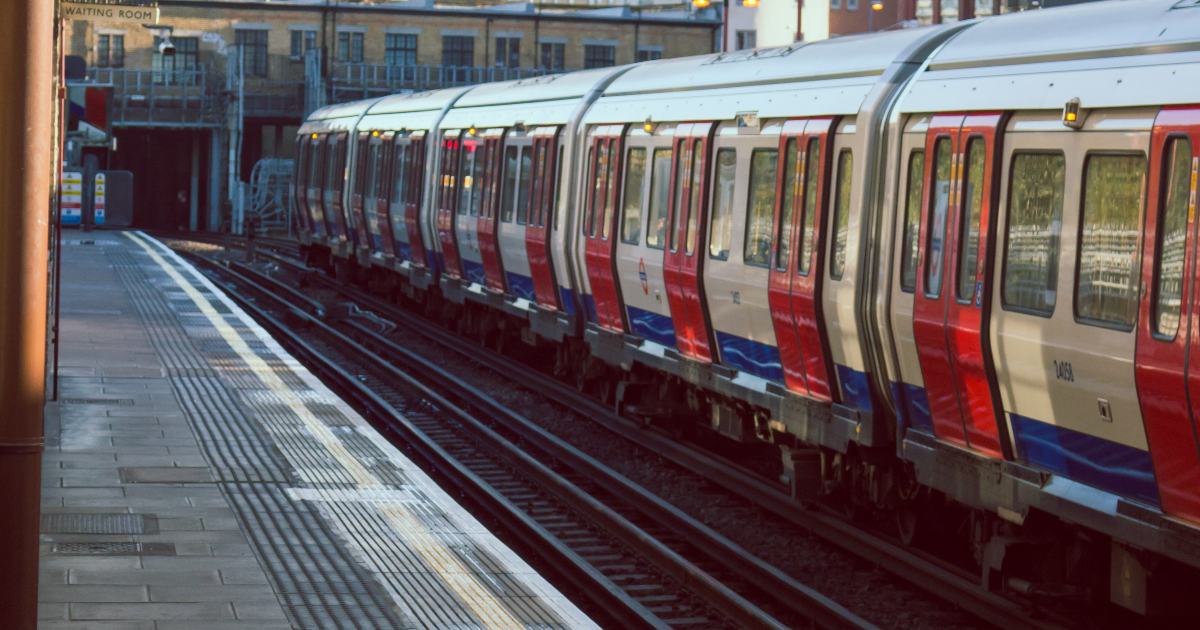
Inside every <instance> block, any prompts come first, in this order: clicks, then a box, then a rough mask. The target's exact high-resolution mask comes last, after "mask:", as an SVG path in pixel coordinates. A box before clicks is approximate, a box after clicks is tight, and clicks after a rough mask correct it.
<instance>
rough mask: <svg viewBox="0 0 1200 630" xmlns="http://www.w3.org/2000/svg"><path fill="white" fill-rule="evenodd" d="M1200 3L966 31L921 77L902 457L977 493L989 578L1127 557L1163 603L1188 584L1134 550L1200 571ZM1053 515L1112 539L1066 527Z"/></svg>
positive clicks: (1121, 588) (911, 102)
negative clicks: (1194, 346)
mask: <svg viewBox="0 0 1200 630" xmlns="http://www.w3.org/2000/svg"><path fill="white" fill-rule="evenodd" d="M1194 5H1195V3H1176V2H1167V1H1163V2H1136V3H1135V2H1114V3H1102V4H1089V5H1087V6H1086V7H1085V6H1080V7H1073V8H1064V9H1062V10H1055V11H1046V12H1032V13H1027V14H1019V15H1012V16H1008V17H1005V18H1003V19H996V20H984V21H981V22H980V23H978V24H976V25H974V26H972V27H971V28H968V29H965V30H964V31H962V32H961V33H960V34H958V35H956V36H955V37H954V38H952V39H951V40H950V41H948V42H947V43H946V45H945V46H944V47H943V48H941V49H940V50H938V51H937V52H936V54H934V55H933V56H932V57H931V59H930V60H929V61H928V62H927V66H926V67H925V68H924V69H923V70H922V72H920V73H919V75H917V76H916V77H915V78H914V80H913V81H912V83H911V85H910V86H908V88H907V89H906V92H905V94H904V96H903V97H902V99H901V100H900V102H899V104H898V106H897V108H896V113H895V115H894V116H893V117H892V120H891V131H890V136H891V139H890V142H889V143H888V144H889V146H890V147H893V150H892V151H891V152H890V155H889V156H888V166H887V168H886V169H885V171H886V173H887V174H888V178H887V187H886V192H887V194H886V197H887V200H886V201H885V203H884V204H883V209H884V212H885V214H886V220H885V228H884V229H883V230H882V231H881V232H880V235H881V236H882V238H881V239H880V245H881V247H882V248H883V252H882V254H881V261H882V262H883V263H884V265H883V268H884V269H886V270H888V273H887V277H886V279H885V280H886V281H885V282H882V283H881V284H880V285H879V287H878V289H877V292H876V299H875V300H874V304H875V306H874V310H875V311H876V318H877V320H878V321H880V322H884V323H885V324H886V325H885V326H884V327H883V328H882V330H883V331H884V333H885V334H886V336H887V340H888V346H890V350H891V351H890V352H889V353H887V354H886V355H885V359H886V361H885V363H884V364H881V365H880V366H878V367H877V368H876V370H877V372H878V373H879V374H880V375H881V376H886V380H888V381H890V382H891V383H892V384H894V386H893V387H890V388H888V389H890V390H891V392H892V399H891V400H890V404H891V405H892V406H893V408H894V409H895V412H896V418H897V419H898V422H899V434H900V437H901V439H900V440H899V442H898V447H899V453H900V455H901V456H902V457H903V458H904V459H905V460H908V461H910V462H912V463H913V464H914V465H915V471H916V479H917V480H918V481H919V482H920V484H922V485H923V486H925V487H929V488H935V489H937V490H938V491H940V492H941V493H944V494H945V495H946V496H947V497H950V498H951V499H953V500H954V501H955V502H957V503H959V504H962V505H967V506H972V507H974V508H977V510H976V511H975V512H973V517H972V521H973V523H972V531H973V540H972V541H971V544H972V545H973V547H974V548H975V552H976V554H977V556H978V557H980V558H981V559H983V564H984V571H985V574H995V575H1021V574H1022V571H1024V572H1026V573H1027V572H1029V571H1030V570H1032V569H1033V567H1034V566H1035V565H1044V564H1045V563H1047V562H1048V561H1049V560H1050V559H1056V560H1058V561H1059V562H1060V565H1061V567H1063V570H1064V571H1066V572H1074V573H1076V574H1080V573H1087V572H1091V573H1092V575H1100V576H1105V575H1109V572H1108V571H1107V569H1109V567H1101V569H1104V570H1100V571H1096V570H1095V567H1088V566H1086V562H1088V561H1094V560H1095V558H1097V557H1101V558H1105V557H1107V558H1110V559H1111V560H1110V565H1111V576H1112V589H1111V596H1112V598H1113V600H1114V601H1116V602H1118V603H1120V604H1122V605H1124V606H1126V607H1128V608H1132V609H1135V610H1139V611H1143V612H1144V611H1147V610H1149V609H1151V608H1152V607H1154V606H1155V605H1156V604H1161V602H1154V601H1150V600H1148V599H1147V596H1146V594H1147V593H1159V594H1161V593H1163V592H1166V591H1168V590H1169V589H1168V588H1167V587H1168V586H1170V585H1169V584H1168V582H1170V581H1173V580H1176V579H1177V577H1176V574H1175V573H1174V572H1173V571H1170V570H1167V567H1165V566H1154V565H1152V564H1149V563H1142V562H1139V561H1138V560H1137V559H1135V557H1142V556H1143V555H1144V554H1146V553H1147V552H1149V553H1151V554H1155V555H1162V556H1166V557H1171V558H1173V559H1175V560H1176V561H1179V562H1181V563H1183V564H1187V565H1190V566H1192V567H1200V556H1198V555H1197V552H1200V547H1197V542H1198V541H1200V539H1198V538H1197V536H1196V533H1197V530H1196V526H1197V524H1200V456H1198V455H1197V453H1200V443H1198V442H1197V439H1196V415H1195V414H1196V411H1195V410H1196V409H1197V407H1196V405H1195V403H1194V402H1190V399H1189V398H1188V396H1189V391H1190V389H1189V387H1190V381H1189V378H1188V377H1187V376H1186V374H1187V372H1188V369H1187V366H1188V359H1189V351H1188V350H1187V348H1188V342H1189V340H1190V336H1191V335H1192V334H1195V333H1194V331H1196V330H1197V329H1196V328H1193V327H1192V326H1193V325H1194V322H1195V320H1193V319H1192V317H1191V300H1193V299H1194V298H1193V296H1194V293H1193V292H1192V291H1191V287H1192V286H1194V285H1193V278H1195V275H1194V274H1195V268H1194V267H1193V266H1192V265H1193V262H1192V260H1193V258H1192V250H1193V248H1194V244H1195V232H1194V229H1193V227H1194V225H1193V219H1194V209H1195V194H1196V190H1195V187H1196V183H1195V173H1196V164H1197V161H1198V160H1197V155H1200V153H1197V152H1196V148H1195V139H1196V135H1195V134H1196V133H1197V132H1198V131H1200V126H1197V125H1200V109H1198V105H1197V103H1200V99H1198V98H1197V93H1196V91H1195V90H1194V89H1193V88H1192V86H1191V85H1190V81H1189V80H1187V79H1185V77H1189V76H1191V77H1194V76H1197V73H1198V71H1200V65H1198V64H1200V53H1197V52H1196V51H1197V43H1200V9H1195V8H1193V7H1194ZM1047 516H1051V517H1053V520H1055V521H1056V526H1062V525H1063V524H1065V523H1069V524H1071V525H1083V526H1084V527H1086V528H1087V531H1090V532H1092V533H1093V534H1094V533H1096V532H1099V533H1102V534H1104V535H1105V536H1107V537H1108V539H1107V540H1104V541H1102V542H1099V543H1097V542H1095V539H1094V538H1088V536H1089V535H1076V536H1066V537H1057V538H1056V537H1053V536H1050V535H1048V533H1047V529H1046V525H1045V521H1046V520H1047V518H1046V517H1047ZM1011 525H1025V527H1022V528H1020V529H1019V530H1015V529H1013V528H1012V527H1010V526H1011ZM1039 527H1040V528H1042V529H1040V532H1041V538H1040V540H1038V539H1035V538H1034V537H1031V536H1029V533H1030V532H1031V531H1039V529H1038V528H1039ZM1014 531H1021V532H1024V534H1023V535H1014V534H1013V533H1012V532H1014ZM1076 531H1083V530H1076ZM1109 541H1111V544H1110V543H1109ZM1105 547H1108V548H1105ZM1083 548H1087V549H1089V550H1090V551H1091V552H1092V553H1087V554H1084V553H1080V551H1081V549H1083ZM1022 563H1023V564H1025V565H1026V566H1024V567H1020V566H1019V565H1021V564H1022ZM1156 572H1157V575H1156V576H1155V575H1153V574H1155V573H1156ZM1060 577H1061V576H1060ZM1193 577H1194V574H1193ZM1047 581H1050V580H1049V579H1047ZM1151 582H1153V587H1152V588H1148V587H1147V586H1146V585H1147V584H1150V583H1151Z"/></svg>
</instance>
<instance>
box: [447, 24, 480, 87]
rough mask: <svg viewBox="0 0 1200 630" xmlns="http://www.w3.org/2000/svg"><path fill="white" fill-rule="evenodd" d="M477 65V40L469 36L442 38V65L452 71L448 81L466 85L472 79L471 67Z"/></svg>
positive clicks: (449, 73) (448, 75)
mask: <svg viewBox="0 0 1200 630" xmlns="http://www.w3.org/2000/svg"><path fill="white" fill-rule="evenodd" d="M474 63H475V38H474V37H471V36H469V35H443V36H442V65H443V66H447V67H448V68H449V69H450V70H449V71H448V73H447V75H446V80H447V81H451V82H455V83H466V82H467V81H469V80H470V78H471V66H472V65H473V64H474Z"/></svg>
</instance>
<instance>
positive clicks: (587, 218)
mask: <svg viewBox="0 0 1200 630" xmlns="http://www.w3.org/2000/svg"><path fill="white" fill-rule="evenodd" d="M595 175H596V147H594V146H593V147H590V148H588V156H587V169H586V170H585V171H584V178H585V179H586V178H590V177H595ZM583 190H584V191H585V194H584V197H585V199H584V202H583V220H582V221H580V226H579V229H581V230H583V235H584V236H587V235H588V232H589V230H588V226H589V225H591V223H592V202H593V201H594V200H595V198H596V187H595V186H594V185H589V184H588V183H587V182H586V181H585V182H584V186H583Z"/></svg>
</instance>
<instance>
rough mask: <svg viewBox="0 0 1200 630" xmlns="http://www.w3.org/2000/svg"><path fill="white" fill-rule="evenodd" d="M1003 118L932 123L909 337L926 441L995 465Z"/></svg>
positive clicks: (1002, 445)
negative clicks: (923, 392) (958, 447)
mask: <svg viewBox="0 0 1200 630" xmlns="http://www.w3.org/2000/svg"><path fill="white" fill-rule="evenodd" d="M1004 120H1005V116H1004V115H1003V114H999V113H982V114H967V115H962V114H954V115H939V116H935V117H934V119H933V121H932V122H931V123H930V125H929V132H928V133H929V135H928V137H927V140H926V151H927V155H932V156H933V159H932V160H929V161H928V162H926V168H925V177H926V181H928V182H931V185H929V186H927V187H926V188H925V202H924V205H923V208H922V212H921V243H920V246H919V252H920V265H921V273H918V274H917V275H918V280H917V292H916V299H915V300H914V305H913V335H914V337H915V338H916V341H917V353H918V356H919V359H920V363H921V371H922V372H923V374H924V377H925V386H926V389H927V391H928V393H929V406H930V413H931V415H932V417H933V425H934V432H935V434H936V435H937V436H938V437H939V438H943V439H946V440H949V441H951V442H957V443H960V444H963V445H965V446H968V447H970V448H973V449H975V450H978V451H981V452H984V453H987V454H989V455H993V456H1010V454H1011V448H1010V447H1009V446H1008V444H1007V440H1006V439H1005V438H1004V437H1003V436H1001V434H1000V428H999V424H998V417H999V409H998V405H997V404H996V403H997V401H998V399H997V396H996V379H995V370H994V368H993V366H992V363H991V349H990V344H989V339H988V330H987V322H988V313H989V312H990V308H991V289H990V287H991V282H992V258H993V254H994V241H995V233H994V232H995V230H994V228H993V225H994V223H995V220H994V219H995V197H996V186H995V182H996V174H997V173H998V171H999V169H998V164H999V160H998V159H997V157H996V156H997V155H999V150H1000V135H1001V130H1002V126H1003V124H1004Z"/></svg>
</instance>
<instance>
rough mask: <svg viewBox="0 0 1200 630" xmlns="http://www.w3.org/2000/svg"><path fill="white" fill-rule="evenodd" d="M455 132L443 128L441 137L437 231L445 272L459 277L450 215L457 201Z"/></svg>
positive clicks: (458, 143)
mask: <svg viewBox="0 0 1200 630" xmlns="http://www.w3.org/2000/svg"><path fill="white" fill-rule="evenodd" d="M458 136H459V132H457V131H447V132H446V135H445V136H444V138H443V139H442V163H441V175H442V177H441V184H442V185H441V188H440V190H438V191H437V195H438V204H437V233H438V240H439V241H440V242H441V244H442V258H443V263H442V265H443V268H444V269H445V272H446V274H447V275H449V276H451V277H454V278H461V277H462V262H461V261H460V260H459V255H458V238H457V237H456V235H455V229H454V216H455V209H456V207H457V205H458V204H457V202H458V186H457V183H458V171H459V150H460V146H461V145H460V141H459V138H458Z"/></svg>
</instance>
